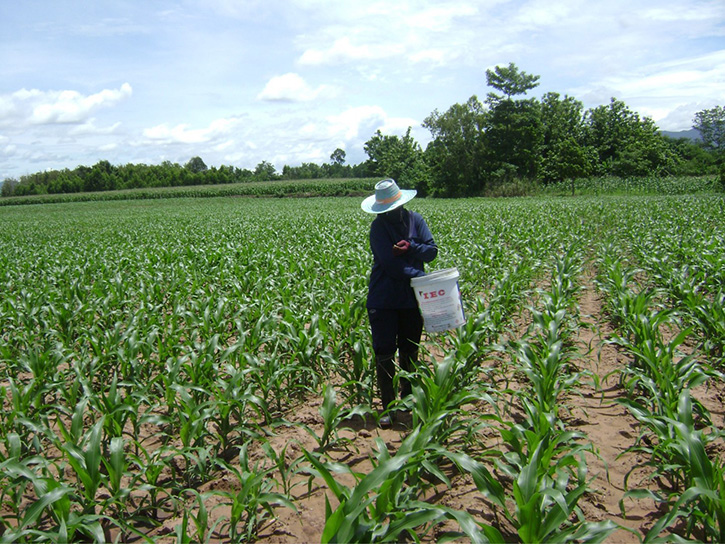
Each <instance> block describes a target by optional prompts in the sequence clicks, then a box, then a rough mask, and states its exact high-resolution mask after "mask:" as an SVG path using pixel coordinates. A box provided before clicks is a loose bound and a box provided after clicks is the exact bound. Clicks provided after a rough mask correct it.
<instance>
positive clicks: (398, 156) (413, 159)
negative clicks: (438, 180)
mask: <svg viewBox="0 0 725 544" xmlns="http://www.w3.org/2000/svg"><path fill="white" fill-rule="evenodd" d="M410 132H411V127H408V130H407V131H406V132H405V135H404V136H403V137H402V138H401V137H400V136H395V135H388V134H383V133H382V132H380V130H377V131H376V132H375V134H374V135H373V136H372V137H371V138H370V139H369V140H368V141H367V142H365V145H364V149H365V153H367V155H368V157H369V158H368V160H367V167H368V172H369V173H370V175H371V176H378V177H384V178H393V179H394V180H396V181H397V182H398V184H399V185H400V186H406V187H413V188H415V189H418V190H420V191H421V193H422V194H426V193H427V191H428V178H429V174H428V168H427V165H426V163H425V159H424V157H423V151H422V149H421V147H420V144H418V142H416V141H415V138H413V136H411V134H410Z"/></svg>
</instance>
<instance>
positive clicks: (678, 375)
mask: <svg viewBox="0 0 725 544" xmlns="http://www.w3.org/2000/svg"><path fill="white" fill-rule="evenodd" d="M667 319H669V314H668V313H666V312H658V313H655V314H652V316H651V318H650V316H648V315H641V314H640V315H639V317H638V318H637V319H632V320H631V328H630V329H628V331H632V332H629V334H627V336H626V337H625V336H619V335H614V336H613V338H612V339H611V340H610V342H611V343H613V344H616V345H618V346H620V347H622V348H624V349H626V351H627V352H628V353H630V354H631V355H632V356H633V362H632V364H631V365H628V366H627V367H626V368H624V369H622V370H621V376H622V380H621V381H622V383H623V385H624V386H625V389H626V390H627V391H628V393H629V394H630V395H635V396H637V398H638V399H639V401H640V402H642V403H645V404H647V405H652V406H653V407H652V408H651V410H652V412H654V413H658V414H663V415H672V414H674V413H675V412H676V409H677V402H678V398H679V395H680V393H681V392H682V391H683V390H684V389H689V388H693V387H696V386H698V385H701V384H703V383H705V382H706V381H707V380H708V379H709V377H711V376H713V373H712V371H711V370H709V369H708V368H707V367H706V366H704V365H702V364H701V363H700V362H699V361H698V360H697V355H696V354H695V353H690V354H689V355H681V354H680V352H679V348H680V346H681V345H682V343H683V342H684V341H685V339H686V338H687V337H688V335H689V334H690V332H691V330H690V329H684V330H682V331H680V332H679V333H678V334H677V335H676V336H675V337H674V338H672V339H671V340H669V341H666V340H664V339H663V337H662V333H661V331H660V326H661V325H662V324H663V323H665V322H666V320H667ZM629 338H632V340H630V339H629ZM695 408H696V409H697V410H698V411H699V412H700V414H703V410H702V407H701V405H700V404H695Z"/></svg>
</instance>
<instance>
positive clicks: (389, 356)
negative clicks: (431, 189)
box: [361, 179, 438, 427]
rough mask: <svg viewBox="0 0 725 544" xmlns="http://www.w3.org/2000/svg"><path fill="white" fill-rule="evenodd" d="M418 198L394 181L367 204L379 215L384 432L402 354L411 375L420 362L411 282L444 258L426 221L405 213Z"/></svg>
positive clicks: (373, 306) (376, 266) (373, 300)
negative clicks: (431, 262)
mask: <svg viewBox="0 0 725 544" xmlns="http://www.w3.org/2000/svg"><path fill="white" fill-rule="evenodd" d="M415 195H416V191H415V190H401V189H399V188H398V185H397V184H396V183H395V181H394V180H392V179H385V180H382V181H379V182H378V183H376V184H375V194H374V195H371V196H369V197H368V198H366V199H365V200H364V201H363V202H362V204H361V207H362V209H363V211H365V212H367V213H371V214H375V215H377V217H376V218H375V220H374V221H373V222H372V224H371V225H370V248H371V250H372V252H373V269H372V272H371V274H370V284H369V288H368V299H367V309H368V317H369V319H370V329H371V332H372V337H373V351H374V353H375V368H376V372H377V379H378V388H379V390H380V397H381V400H382V404H383V410H384V412H383V416H382V417H381V418H380V426H381V427H389V426H390V425H391V424H392V420H391V415H392V414H391V413H390V412H389V411H388V410H389V409H390V407H391V404H392V403H393V401H394V400H395V399H396V394H395V389H394V387H393V378H394V377H395V353H396V351H397V352H398V355H399V361H400V368H402V369H403V370H404V371H406V372H408V371H410V370H411V365H412V363H414V362H416V361H417V359H418V344H419V343H420V336H421V333H422V332H423V318H422V316H421V314H420V310H419V309H418V303H417V301H416V298H415V293H414V292H413V289H412V288H411V286H410V278H415V277H417V276H424V275H425V272H423V263H427V262H430V261H432V260H433V259H435V258H436V255H437V254H438V247H437V246H436V244H435V242H434V241H433V235H432V234H431V232H430V229H428V225H427V224H426V222H425V221H424V220H423V217H422V216H421V215H420V214H418V213H416V212H412V211H409V210H406V209H405V208H403V205H404V204H406V203H407V202H409V201H410V200H412V199H413V197H415ZM400 384H401V396H402V397H405V396H407V395H409V394H410V393H411V387H410V383H409V382H408V381H407V380H400Z"/></svg>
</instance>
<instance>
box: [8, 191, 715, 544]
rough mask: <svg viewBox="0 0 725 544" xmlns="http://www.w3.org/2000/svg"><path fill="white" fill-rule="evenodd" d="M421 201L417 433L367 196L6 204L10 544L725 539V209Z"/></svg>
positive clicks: (588, 201)
mask: <svg viewBox="0 0 725 544" xmlns="http://www.w3.org/2000/svg"><path fill="white" fill-rule="evenodd" d="M409 207H410V208H411V209H414V210H416V211H419V212H421V213H422V214H423V216H424V217H425V218H426V221H427V223H428V225H429V226H430V228H431V231H432V232H433V235H434V237H435V240H436V243H437V244H438V246H439V248H440V253H439V255H438V258H437V259H436V260H435V261H434V262H433V263H432V265H429V270H436V269H444V268H450V267H456V268H457V269H458V271H459V273H460V279H459V287H460V291H461V297H462V300H463V305H464V310H465V315H466V323H465V325H464V326H462V327H461V328H459V329H457V330H455V331H449V332H446V333H435V334H430V335H424V340H423V345H422V346H421V360H420V361H419V363H418V365H417V367H416V368H415V370H414V371H413V372H411V374H410V376H409V378H410V380H411V382H412V384H413V393H412V395H410V396H409V397H407V398H406V399H402V400H401V401H400V402H399V408H400V409H401V410H403V411H404V412H403V413H404V416H402V417H401V418H400V420H399V422H398V423H396V425H394V427H393V428H392V429H380V428H378V426H377V419H378V417H379V416H380V413H381V412H380V406H379V403H378V400H377V399H378V395H377V393H376V390H375V377H374V367H373V364H372V346H371V340H370V335H369V326H368V321H367V313H366V310H365V297H366V294H367V277H368V274H369V271H370V267H371V264H372V256H371V253H370V249H369V245H368V232H369V225H370V221H371V218H370V216H369V215H367V214H365V213H364V212H362V211H361V210H360V199H359V198H352V197H342V196H341V197H325V198H305V199H303V198H286V199H283V198H232V197H208V198H169V199H164V198H161V199H153V200H132V201H121V200H119V201H103V202H67V203H50V204H43V205H17V206H6V207H3V208H0V327H1V328H0V399H2V402H3V407H2V408H3V409H2V411H0V542H1V543H16V542H28V543H29V542H53V543H58V542H159V543H173V542H179V543H182V542H183V543H186V542H254V541H259V542H287V541H288V542H292V541H297V542H302V541H305V542H307V541H313V542H318V541H319V542H400V541H407V542H411V541H415V542H446V541H453V540H455V541H461V542H482V543H483V542H495V543H503V542H633V543H634V542H640V541H645V542H663V541H673V542H684V541H699V542H713V543H715V542H724V541H725V483H723V476H724V474H725V443H724V441H723V432H724V429H725V421H724V420H723V410H722V403H723V400H724V399H725V381H724V379H723V372H725V352H724V351H723V347H724V345H725V310H724V309H723V308H724V305H725V198H723V196H722V195H717V194H707V193H703V194H698V195H689V196H688V195H672V196H658V197H654V196H641V197H640V196H627V197H625V196H622V197H615V196H610V197H605V196H602V197H595V196H592V197H577V198H567V197H541V198H536V199H523V198H521V199H499V200H490V199H461V200H442V199H441V200H429V199H416V200H414V201H413V202H411V203H410V204H409Z"/></svg>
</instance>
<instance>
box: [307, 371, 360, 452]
mask: <svg viewBox="0 0 725 544" xmlns="http://www.w3.org/2000/svg"><path fill="white" fill-rule="evenodd" d="M322 395H323V397H322V398H323V400H322V405H321V406H320V410H319V413H320V416H321V417H322V434H320V435H318V434H317V433H316V432H315V431H314V430H312V429H311V428H310V427H308V426H307V425H303V428H304V429H305V430H306V431H307V432H308V433H310V435H311V436H312V437H313V438H314V439H315V440H316V441H317V447H318V450H319V451H325V450H326V449H329V448H332V447H347V446H349V445H352V444H353V442H352V441H351V440H349V439H346V438H342V437H340V435H339V432H340V431H341V430H344V429H345V421H347V420H349V419H351V418H353V417H356V416H357V417H362V418H365V417H366V416H368V415H371V414H372V411H371V410H370V408H368V407H366V406H363V405H358V406H355V407H353V408H348V407H346V406H345V405H344V404H343V403H339V404H338V403H337V392H336V391H335V388H334V387H333V386H332V385H330V384H326V385H325V386H323V389H322Z"/></svg>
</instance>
